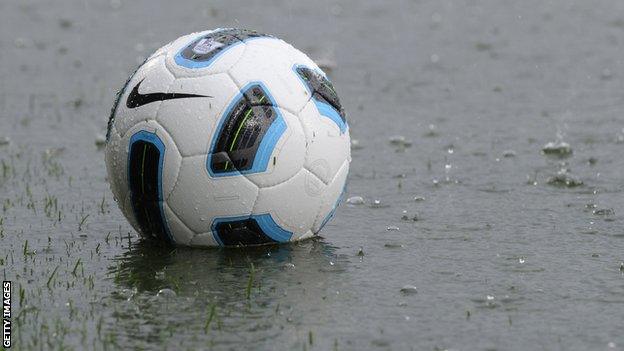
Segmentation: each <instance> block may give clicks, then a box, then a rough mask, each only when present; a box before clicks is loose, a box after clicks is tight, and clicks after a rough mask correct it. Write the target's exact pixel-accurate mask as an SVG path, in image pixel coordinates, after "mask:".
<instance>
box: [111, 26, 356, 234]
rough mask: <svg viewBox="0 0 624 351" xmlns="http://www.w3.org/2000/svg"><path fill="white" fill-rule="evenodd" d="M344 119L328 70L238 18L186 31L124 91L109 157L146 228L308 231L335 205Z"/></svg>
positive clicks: (345, 144) (119, 187)
mask: <svg viewBox="0 0 624 351" xmlns="http://www.w3.org/2000/svg"><path fill="white" fill-rule="evenodd" d="M349 144H350V141H349V127H348V125H347V122H346V120H345V114H344V110H343V109H342V106H341V105H340V101H339V99H338V96H337V95H336V92H335V90H334V88H333V86H332V84H331V83H330V82H329V80H328V79H327V77H326V76H325V73H323V71H322V70H321V69H319V68H318V66H317V65H316V64H315V63H314V62H312V60H310V59H309V58H308V57H307V56H306V55H305V54H303V53H301V52H300V51H298V50H297V49H295V48H293V47H292V46H291V45H289V44H287V43H285V42H284V41H282V40H279V39H277V38H274V37H271V36H267V35H262V34H259V33H256V32H253V31H248V30H240V29H217V30H214V31H206V32H201V33H194V34H190V35H187V36H184V37H181V38H179V39H177V40H175V41H173V42H172V43H170V44H168V45H166V46H164V47H162V48H161V49H159V50H158V51H156V53H154V54H153V55H152V56H151V57H149V58H148V59H147V60H146V61H145V63H143V64H142V65H141V66H140V67H139V68H138V69H137V71H136V72H135V73H134V74H133V75H132V76H131V77H130V79H129V80H128V82H127V83H126V85H125V86H124V88H123V89H122V90H121V91H120V93H119V96H118V98H117V101H116V102H115V105H114V107H113V111H112V113H111V117H110V120H109V123H108V133H107V145H106V166H107V170H108V177H109V181H110V183H111V189H112V191H113V193H114V195H115V198H116V199H117V201H118V204H119V207H120V208H121V211H122V212H123V213H124V215H125V216H126V218H128V220H129V221H130V223H131V224H132V225H133V226H134V228H135V229H136V230H137V231H138V232H139V233H141V234H142V235H143V236H144V237H148V238H153V239H155V240H158V241H163V242H171V243H174V244H178V245H190V246H216V245H255V244H265V243H272V242H286V241H293V240H298V239H303V238H307V237H310V236H312V235H314V234H315V233H318V232H319V231H320V230H321V228H322V227H323V226H324V225H325V223H327V221H328V220H329V219H330V218H331V216H332V215H333V212H334V210H335V208H336V206H337V204H338V201H339V197H340V195H341V193H342V191H343V188H344V184H345V181H346V178H347V173H348V171H349V162H350V160H351V157H350V149H349Z"/></svg>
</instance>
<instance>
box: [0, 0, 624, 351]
mask: <svg viewBox="0 0 624 351" xmlns="http://www.w3.org/2000/svg"><path fill="white" fill-rule="evenodd" d="M622 10H624V8H623V5H622V3H620V2H617V1H610V2H603V3H599V4H597V3H589V2H584V1H552V2H548V3H544V2H542V1H524V2H514V3H509V2H507V3H503V2H487V1H469V2H459V1H399V2H393V3H391V4H390V3H388V2H377V1H366V2H361V1H357V2H356V1H344V2H337V1H321V2H314V3H303V2H295V1H286V0H283V1H280V0H276V1H271V2H262V3H249V2H238V1H236V2H231V1H217V2H211V3H206V2H201V1H186V2H183V3H178V2H158V3H155V2H153V1H147V0H145V1H123V0H121V1H120V0H111V1H98V2H95V1H73V0H62V1H55V2H54V3H51V2H46V1H34V0H28V1H4V2H0V33H2V36H0V63H1V64H0V82H1V84H0V203H1V206H2V208H1V209H0V271H1V274H2V276H3V280H11V281H12V282H13V291H12V302H13V304H12V307H13V310H12V312H13V313H12V322H13V329H12V331H13V346H12V347H13V348H14V349H17V350H50V349H52V350H83V349H89V350H91V349H92V350H114V349H150V350H151V349H154V350H162V349H171V350H195V349H206V350H210V349H215V350H230V349H231V350H238V349H263V350H293V349H295V350H369V349H372V350H444V349H449V350H451V349H452V350H464V349H466V350H520V349H522V350H525V349H545V350H588V349H589V350H622V349H623V348H624V336H623V334H622V325H623V322H624V263H623V262H624V226H623V222H622V213H624V181H623V177H622V171H623V170H624V158H623V157H622V155H623V154H624V130H623V128H624V118H623V117H622V116H623V113H624V97H623V96H624V95H623V93H622V92H624V83H623V82H624V73H623V72H624V63H623V62H622V60H621V59H620V57H621V56H622V48H623V47H624V41H623V40H622V38H623V35H624V16H622V15H620V14H621V13H624V12H623V11H622ZM220 26H222V27H223V26H235V27H247V28H252V29H257V30H259V31H262V32H267V33H272V34H275V35H277V36H279V37H282V38H283V39H285V40H286V41H288V42H291V43H292V44H294V45H295V46H296V47H298V48H300V49H302V50H303V51H305V52H307V53H308V54H309V55H310V56H312V57H313V58H314V59H316V60H317V61H318V62H319V63H321V65H322V66H324V67H325V68H326V69H327V70H328V71H330V76H331V78H332V80H333V83H334V85H335V87H336V89H337V91H338V93H339V94H340V97H341V100H342V103H343V105H344V106H345V107H346V110H347V112H348V116H347V118H348V120H349V125H350V128H351V129H350V130H351V135H352V138H353V139H354V140H353V145H352V146H353V152H352V154H353V162H352V166H351V173H350V178H349V185H348V188H347V196H346V198H347V199H348V200H347V201H346V203H344V204H343V205H342V206H341V207H340V208H339V209H338V212H337V214H336V218H335V219H334V220H333V221H332V222H330V223H329V224H328V226H327V227H326V228H325V229H324V231H323V233H322V234H323V238H318V239H315V240H309V241H305V242H301V243H296V244H292V245H283V246H268V247H260V248H254V249H244V250H242V249H240V250H239V249H234V250H229V249H228V250H189V249H183V248H164V247H158V246H152V245H150V244H148V243H145V242H142V241H140V240H139V238H138V236H137V234H136V233H135V232H134V231H133V230H132V228H131V227H130V226H129V225H128V224H127V222H126V220H125V219H124V218H123V216H122V215H121V213H120V212H119V210H118V209H117V205H116V203H115V200H114V199H113V198H112V195H111V192H110V191H109V188H108V184H107V180H106V176H105V174H106V172H105V167H104V154H103V146H104V134H105V126H106V121H107V118H108V113H109V110H110V107H111V105H112V102H113V98H114V96H115V93H116V91H117V89H118V88H119V87H121V85H122V84H123V82H124V81H125V79H126V78H127V76H128V75H129V74H130V73H131V72H132V71H133V69H134V68H135V67H136V65H138V64H139V63H140V62H142V61H143V59H144V58H145V57H146V56H148V55H149V54H150V53H151V52H152V51H153V50H155V49H156V48H158V47H160V46H161V45H163V44H165V43H166V42H168V41H170V40H172V39H174V38H177V37H178V36H180V35H182V34H186V33H189V32H192V31H198V30H203V29H207V28H213V27H220Z"/></svg>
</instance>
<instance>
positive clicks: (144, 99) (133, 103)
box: [126, 78, 212, 108]
mask: <svg viewBox="0 0 624 351" xmlns="http://www.w3.org/2000/svg"><path fill="white" fill-rule="evenodd" d="M143 80H145V78H143V79H142V80H141V81H140V82H139V83H137V85H135V86H134V89H132V91H131V92H130V95H128V99H127V100H126V106H128V108H137V107H140V106H143V105H147V104H151V103H152V102H156V101H165V100H173V99H187V98H198V97H205V98H211V97H212V96H210V95H196V94H183V93H149V94H141V93H139V86H141V83H143Z"/></svg>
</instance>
